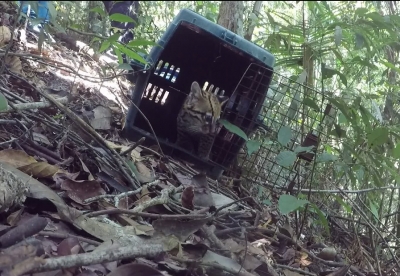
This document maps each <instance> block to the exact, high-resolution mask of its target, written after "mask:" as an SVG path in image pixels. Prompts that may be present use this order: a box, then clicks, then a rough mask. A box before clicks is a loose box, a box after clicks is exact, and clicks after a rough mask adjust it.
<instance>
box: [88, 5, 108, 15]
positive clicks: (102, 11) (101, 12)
mask: <svg viewBox="0 0 400 276" xmlns="http://www.w3.org/2000/svg"><path fill="white" fill-rule="evenodd" d="M89 11H92V12H97V13H98V14H100V15H101V16H105V15H106V13H105V12H104V10H103V9H102V8H100V7H94V8H92V9H90V10H89Z"/></svg>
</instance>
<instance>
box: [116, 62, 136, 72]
mask: <svg viewBox="0 0 400 276" xmlns="http://www.w3.org/2000/svg"><path fill="white" fill-rule="evenodd" d="M116 69H122V70H126V71H130V70H132V66H131V65H130V64H128V63H121V64H118V66H117V68H116Z"/></svg>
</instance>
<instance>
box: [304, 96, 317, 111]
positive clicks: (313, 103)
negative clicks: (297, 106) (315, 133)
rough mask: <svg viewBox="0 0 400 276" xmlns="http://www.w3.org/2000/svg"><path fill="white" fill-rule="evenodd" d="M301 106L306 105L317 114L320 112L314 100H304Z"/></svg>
mask: <svg viewBox="0 0 400 276" xmlns="http://www.w3.org/2000/svg"><path fill="white" fill-rule="evenodd" d="M303 104H304V105H306V106H309V107H311V108H312V109H314V110H315V111H317V112H319V111H320V109H319V107H318V105H317V103H316V102H315V101H314V100H312V99H310V98H304V100H303Z"/></svg>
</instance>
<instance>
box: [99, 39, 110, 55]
mask: <svg viewBox="0 0 400 276" xmlns="http://www.w3.org/2000/svg"><path fill="white" fill-rule="evenodd" d="M110 45H111V43H110V41H108V40H104V41H103V43H101V46H100V50H99V52H100V53H102V52H104V51H105V50H107V49H108V48H110Z"/></svg>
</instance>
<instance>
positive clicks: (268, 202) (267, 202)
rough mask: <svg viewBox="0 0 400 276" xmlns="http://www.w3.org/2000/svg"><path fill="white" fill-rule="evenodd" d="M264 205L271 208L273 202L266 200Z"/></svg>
mask: <svg viewBox="0 0 400 276" xmlns="http://www.w3.org/2000/svg"><path fill="white" fill-rule="evenodd" d="M262 203H263V204H264V205H267V206H271V205H272V202H271V200H269V199H264V200H263V201H262Z"/></svg>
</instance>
